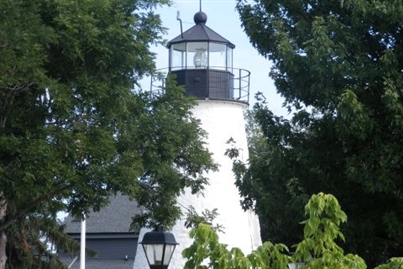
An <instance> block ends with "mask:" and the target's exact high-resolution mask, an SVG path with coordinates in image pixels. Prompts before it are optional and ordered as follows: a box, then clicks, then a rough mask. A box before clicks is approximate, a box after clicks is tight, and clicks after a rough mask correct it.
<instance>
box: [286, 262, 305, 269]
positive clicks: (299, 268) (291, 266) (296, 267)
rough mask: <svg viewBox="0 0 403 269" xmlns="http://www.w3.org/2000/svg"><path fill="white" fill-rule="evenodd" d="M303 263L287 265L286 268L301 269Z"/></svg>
mask: <svg viewBox="0 0 403 269" xmlns="http://www.w3.org/2000/svg"><path fill="white" fill-rule="evenodd" d="M304 264H305V263H303V262H297V263H289V264H288V268H289V269H301V268H302V266H304Z"/></svg>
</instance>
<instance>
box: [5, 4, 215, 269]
mask: <svg viewBox="0 0 403 269" xmlns="http://www.w3.org/2000/svg"><path fill="white" fill-rule="evenodd" d="M167 3H168V1H166V0H158V1H148V0H143V1H134V0H133V1H132V0H96V1H95V0H82V1H72V0H50V1H48V0H46V1H45V0H32V1H24V0H16V1H9V0H0V12H1V15H0V36H1V38H0V59H1V61H0V268H1V269H4V268H6V264H7V266H8V268H40V267H42V266H43V265H42V264H43V261H44V259H42V257H43V256H44V255H47V256H52V255H51V253H49V250H48V249H47V248H46V246H45V247H44V244H43V242H41V239H43V238H47V239H48V240H51V241H52V242H53V243H56V244H57V246H58V247H61V248H68V243H67V241H66V240H65V238H63V234H62V233H58V232H57V231H58V229H59V225H58V223H57V212H60V211H66V212H69V213H71V214H73V215H75V216H85V214H86V213H87V212H88V211H89V210H99V209H100V208H101V207H102V206H104V205H106V204H107V202H108V199H109V197H110V196H111V195H113V194H115V193H117V192H121V193H123V194H125V195H129V196H130V197H132V198H135V199H137V201H138V203H139V205H141V206H145V207H146V208H147V209H148V211H147V212H148V213H147V214H146V215H145V217H144V218H142V219H140V221H142V223H140V224H139V225H150V226H153V225H154V224H156V223H158V224H164V225H166V226H168V227H169V225H172V224H173V223H174V221H175V219H176V218H177V217H178V215H179V214H180V210H179V208H178V207H176V206H175V203H174V201H175V198H176V196H178V195H179V194H180V192H181V191H182V190H183V189H184V188H186V187H189V188H191V189H192V191H193V192H196V191H200V190H202V189H203V185H204V184H206V183H207V179H206V178H205V177H204V176H203V175H204V173H205V172H206V171H207V170H210V169H214V168H215V165H214V164H213V163H212V160H211V158H210V153H209V152H208V151H206V150H205V148H204V142H203V137H204V135H205V134H204V132H203V130H202V129H201V128H200V127H199V123H198V121H197V120H196V119H195V118H193V116H192V114H191V112H190V109H191V107H192V106H193V105H194V101H193V100H191V99H189V98H187V97H185V96H184V94H183V89H182V88H180V87H178V86H176V85H175V83H174V82H173V80H172V79H170V78H168V80H167V85H166V93H165V94H163V95H162V94H151V93H149V92H146V91H142V90H141V89H140V88H139V87H138V85H137V83H138V80H139V79H140V78H142V77H143V76H144V75H147V74H152V73H153V71H154V54H153V53H152V52H151V51H150V45H151V44H158V43H162V41H163V40H162V37H161V34H162V33H163V31H164V28H163V27H162V26H161V21H160V19H159V16H158V15H157V14H155V8H156V7H157V6H160V5H165V4H167ZM7 239H8V240H7ZM63 242H64V243H63ZM7 254H8V255H9V257H8V259H7ZM10 255H11V256H10ZM49 264H50V265H52V266H60V263H57V261H56V263H54V262H51V263H49ZM55 268H56V267H55Z"/></svg>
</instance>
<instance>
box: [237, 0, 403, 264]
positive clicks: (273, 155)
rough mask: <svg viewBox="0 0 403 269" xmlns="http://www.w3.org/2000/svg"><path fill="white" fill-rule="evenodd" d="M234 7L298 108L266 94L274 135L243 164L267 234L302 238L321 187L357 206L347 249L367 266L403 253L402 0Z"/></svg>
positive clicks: (266, 128)
mask: <svg viewBox="0 0 403 269" xmlns="http://www.w3.org/2000/svg"><path fill="white" fill-rule="evenodd" d="M238 11H239V13H240V16H241V20H242V24H243V27H244V29H245V32H246V34H247V35H248V36H249V38H250V41H251V43H252V44H253V45H254V47H255V48H256V49H257V50H258V51H259V52H260V53H261V54H262V55H264V56H265V57H267V58H268V59H269V60H271V61H272V62H273V67H272V71H271V73H270V75H271V77H272V78H273V79H274V82H275V85H276V87H277V90H278V92H279V93H280V94H281V95H282V96H283V97H284V98H285V106H287V107H288V108H289V110H290V112H292V113H293V114H292V115H291V117H290V118H289V119H284V118H282V117H278V116H275V115H273V114H272V113H271V111H270V110H269V108H268V107H267V106H266V105H265V104H264V103H263V102H260V103H258V104H257V105H256V106H255V108H254V110H255V112H254V113H255V117H256V118H255V119H256V121H257V123H258V125H260V126H261V128H262V129H261V131H262V133H261V135H262V137H263V138H262V139H264V140H265V141H266V144H265V145H264V147H261V148H260V149H259V151H257V152H256V154H254V153H253V151H252V153H253V154H252V156H251V159H250V168H249V169H248V170H246V169H244V171H242V169H243V168H242V166H240V167H238V168H237V169H238V171H240V172H241V173H240V174H239V181H238V185H239V186H240V188H241V192H242V193H243V195H244V197H245V198H246V200H245V201H246V202H247V204H248V206H252V205H253V203H252V201H253V202H256V209H257V211H258V213H259V215H260V218H261V220H262V223H263V227H264V229H267V230H266V232H267V233H266V234H263V237H264V239H270V240H275V242H285V243H287V244H289V243H295V242H297V239H298V238H301V236H302V235H301V233H298V232H296V227H297V225H298V222H299V221H301V220H302V204H303V202H304V201H305V202H306V200H307V197H309V196H310V195H311V194H313V193H317V192H319V191H324V192H330V193H332V194H334V195H335V196H336V197H338V199H339V201H340V204H341V205H342V206H343V208H344V209H345V211H346V213H347V214H348V215H349V222H348V224H347V225H346V226H345V227H343V232H344V234H345V235H346V239H347V240H346V242H345V247H346V250H347V251H349V252H353V253H357V254H359V255H360V256H362V257H363V258H364V259H365V260H367V261H368V264H369V267H370V268H373V267H374V266H375V265H376V264H379V263H380V262H384V261H386V260H387V259H388V258H390V257H392V256H397V255H401V253H402V251H403V228H402V227H403V226H402V225H401V224H402V223H403V214H402V212H403V196H402V193H403V178H402V175H403V143H402V142H403V132H402V131H403V102H402V101H403V92H402V88H403V76H402V75H403V35H402V28H403V24H402V22H403V2H401V1H386V0H374V1H365V0H356V1H350V0H344V1H327V0H325V1H316V0H315V1H314V0H312V1H311V0H301V1H288V0H261V1H255V2H253V3H251V2H246V1H239V2H238ZM277 240H281V241H277Z"/></svg>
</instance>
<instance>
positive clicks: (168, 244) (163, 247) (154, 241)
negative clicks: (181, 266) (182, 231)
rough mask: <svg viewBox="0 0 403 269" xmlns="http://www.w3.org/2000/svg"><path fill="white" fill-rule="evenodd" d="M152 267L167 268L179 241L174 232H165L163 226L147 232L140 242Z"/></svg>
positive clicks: (153, 268) (155, 268)
mask: <svg viewBox="0 0 403 269" xmlns="http://www.w3.org/2000/svg"><path fill="white" fill-rule="evenodd" d="M140 244H141V245H142V246H143V249H144V253H145V254H146V257H147V262H148V265H149V266H150V268H151V269H167V268H168V265H169V262H170V261H171V258H172V254H173V253H174V250H175V247H176V245H178V243H177V242H176V240H175V237H174V235H173V234H172V233H169V232H164V230H163V228H162V226H159V227H158V228H156V229H155V230H154V231H151V232H147V233H145V234H144V236H143V241H142V242H140Z"/></svg>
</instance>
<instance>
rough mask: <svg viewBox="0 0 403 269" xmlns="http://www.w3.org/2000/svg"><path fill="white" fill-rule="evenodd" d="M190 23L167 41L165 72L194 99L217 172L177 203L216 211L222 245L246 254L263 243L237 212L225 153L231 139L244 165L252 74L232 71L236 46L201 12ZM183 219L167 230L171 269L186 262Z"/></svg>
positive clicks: (140, 262) (140, 258)
mask: <svg viewBox="0 0 403 269" xmlns="http://www.w3.org/2000/svg"><path fill="white" fill-rule="evenodd" d="M194 21H195V24H196V25H195V26H193V27H192V28H190V29H188V30H187V31H185V32H184V33H182V34H181V35H179V36H178V37H176V38H174V39H173V40H171V41H170V42H168V49H169V50H170V51H169V72H170V73H174V74H175V75H176V80H177V82H178V84H180V85H183V86H184V87H185V92H186V94H187V95H190V96H194V97H196V98H197V99H198V104H197V105H196V106H195V107H194V108H193V110H192V112H193V115H194V116H195V117H196V118H198V119H199V120H200V122H201V127H202V128H203V129H204V130H205V131H206V132H207V134H208V138H207V140H206V147H207V148H208V150H209V151H210V152H211V153H212V157H213V159H214V162H215V163H216V164H218V171H216V172H209V173H208V175H207V177H208V178H209V185H207V186H205V190H204V191H203V194H196V195H192V194H191V193H190V191H188V192H186V193H185V194H183V195H181V196H180V197H178V199H177V202H178V205H179V206H180V207H181V208H182V209H183V212H186V209H187V208H190V207H193V208H194V209H195V210H196V212H197V213H198V214H201V213H202V212H203V211H205V210H206V209H207V210H210V211H211V210H213V209H217V213H218V214H219V215H218V216H217V218H216V219H215V220H214V223H216V224H219V225H221V226H222V227H223V232H219V238H220V242H221V243H224V244H227V245H228V247H229V248H232V247H238V248H240V249H241V250H242V251H243V252H244V254H249V253H250V252H251V251H252V250H254V249H256V248H257V247H258V246H259V245H261V239H260V226H259V221H258V217H257V216H256V215H255V214H254V213H253V212H252V211H244V210H243V209H242V208H241V205H240V200H241V197H240V196H239V191H238V189H237V187H236V186H235V176H234V174H233V172H232V161H231V160H230V159H229V157H228V156H226V155H225V152H226V150H227V149H228V148H229V147H230V145H229V144H227V141H228V140H229V139H230V138H232V139H233V140H234V141H235V142H236V147H237V148H238V149H239V150H240V156H239V158H240V159H241V160H242V161H244V162H246V161H247V160H248V158H249V154H248V146H247V138H246V131H245V119H244V110H245V108H246V107H247V106H248V101H249V76H250V73H249V71H247V70H243V69H236V68H233V64H232V59H233V56H232V50H233V49H234V48H235V46H234V45H233V44H232V43H231V42H229V41H228V40H226V39H225V38H223V37H221V36H220V35H218V34H217V33H216V32H214V31H213V30H211V29H210V28H208V27H207V26H206V25H205V24H206V21H207V16H206V15H205V14H204V13H203V12H198V13H196V15H195V16H194ZM185 218H186V216H183V217H182V219H180V220H178V221H177V223H176V224H175V226H174V227H173V228H172V230H171V232H172V233H173V234H174V236H175V238H176V241H177V242H178V243H179V245H178V246H177V247H176V250H175V252H174V254H173V257H172V260H171V263H170V265H169V268H170V269H181V268H183V266H184V263H185V260H184V259H183V258H182V255H181V253H182V251H183V249H185V248H187V247H189V246H190V245H191V244H192V240H191V239H190V238H189V231H190V230H189V229H187V228H185V225H184V222H185ZM145 232H147V230H146V229H142V231H141V232H140V235H139V242H141V239H142V237H143V235H144V233H145ZM137 249H138V251H137V253H136V258H135V261H134V266H133V268H134V269H143V268H144V269H146V268H148V264H147V259H146V257H145V254H144V252H143V250H142V248H141V247H138V248H137Z"/></svg>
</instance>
